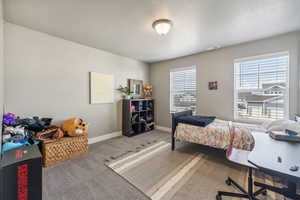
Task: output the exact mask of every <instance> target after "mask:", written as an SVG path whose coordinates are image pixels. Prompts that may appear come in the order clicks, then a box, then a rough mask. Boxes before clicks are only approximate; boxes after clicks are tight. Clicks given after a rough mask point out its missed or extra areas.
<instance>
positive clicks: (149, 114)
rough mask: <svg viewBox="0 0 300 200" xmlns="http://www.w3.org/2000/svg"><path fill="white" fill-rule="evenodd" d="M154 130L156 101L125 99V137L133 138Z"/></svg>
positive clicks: (123, 131) (123, 130) (123, 123)
mask: <svg viewBox="0 0 300 200" xmlns="http://www.w3.org/2000/svg"><path fill="white" fill-rule="evenodd" d="M153 129H154V100H153V99H123V119H122V133H123V135H126V136H133V135H136V134H140V133H144V132H147V131H151V130H153Z"/></svg>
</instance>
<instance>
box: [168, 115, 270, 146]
mask: <svg viewBox="0 0 300 200" xmlns="http://www.w3.org/2000/svg"><path fill="white" fill-rule="evenodd" d="M182 116H192V111H183V112H178V113H173V114H172V150H174V149H175V143H176V141H177V140H178V141H187V142H191V143H197V144H202V145H206V146H209V147H213V148H217V149H224V150H225V149H227V147H228V145H229V141H230V132H229V125H228V124H229V121H224V120H220V119H214V120H213V121H212V122H211V123H209V124H208V125H207V126H205V127H201V126H196V125H191V124H186V123H178V122H177V121H176V120H177V119H178V118H180V117H182ZM232 125H233V126H234V127H235V137H234V142H233V146H234V147H235V148H238V149H244V150H251V149H252V147H253V145H254V141H253V138H252V136H251V132H252V131H260V132H265V131H266V130H265V129H264V128H263V127H262V126H261V125H255V124H247V123H237V122H232Z"/></svg>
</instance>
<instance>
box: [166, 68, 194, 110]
mask: <svg viewBox="0 0 300 200" xmlns="http://www.w3.org/2000/svg"><path fill="white" fill-rule="evenodd" d="M186 70H195V74H196V109H195V112H196V111H197V99H198V84H197V83H198V82H197V81H198V78H197V65H192V66H190V67H175V68H172V69H170V71H169V83H170V84H169V111H170V112H174V110H173V109H172V108H173V98H172V93H173V90H172V88H173V81H172V80H173V78H172V77H173V74H172V73H174V72H180V71H186ZM176 112H178V110H177V111H176Z"/></svg>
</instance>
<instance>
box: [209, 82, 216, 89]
mask: <svg viewBox="0 0 300 200" xmlns="http://www.w3.org/2000/svg"><path fill="white" fill-rule="evenodd" d="M208 89H209V90H217V89H218V81H212V82H208Z"/></svg>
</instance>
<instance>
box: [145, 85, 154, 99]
mask: <svg viewBox="0 0 300 200" xmlns="http://www.w3.org/2000/svg"><path fill="white" fill-rule="evenodd" d="M143 89H144V98H145V99H151V98H152V85H144V87H143Z"/></svg>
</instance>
